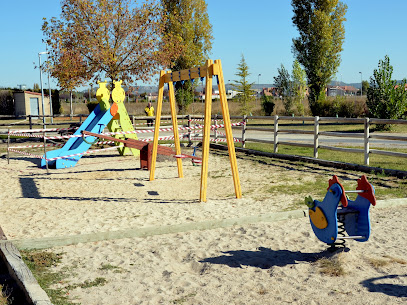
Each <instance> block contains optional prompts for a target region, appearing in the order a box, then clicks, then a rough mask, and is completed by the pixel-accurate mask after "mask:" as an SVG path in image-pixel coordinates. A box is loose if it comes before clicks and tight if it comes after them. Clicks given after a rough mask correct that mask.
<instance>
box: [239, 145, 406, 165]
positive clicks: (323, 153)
mask: <svg viewBox="0 0 407 305" xmlns="http://www.w3.org/2000/svg"><path fill="white" fill-rule="evenodd" d="M246 148H249V149H254V150H259V151H264V152H270V153H272V152H274V146H273V145H272V144H262V143H246ZM371 149H380V148H375V147H371ZM391 151H394V152H401V153H407V149H401V148H392V149H391ZM278 153H279V154H285V155H297V156H305V157H313V153H314V150H313V148H307V147H295V146H287V145H279V146H278ZM318 159H321V160H329V161H339V162H346V163H353V164H360V165H363V163H364V156H363V154H361V153H348V152H339V151H332V150H327V149H319V150H318ZM370 166H372V167H380V168H387V169H397V170H404V171H407V158H400V157H392V156H384V155H377V154H371V155H370Z"/></svg>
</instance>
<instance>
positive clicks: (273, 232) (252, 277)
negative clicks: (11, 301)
mask: <svg viewBox="0 0 407 305" xmlns="http://www.w3.org/2000/svg"><path fill="white" fill-rule="evenodd" d="M37 162H38V161H37V160H35V159H31V158H29V157H21V156H18V157H17V158H13V159H12V160H11V162H10V164H7V161H6V159H4V158H2V159H0V168H1V171H2V175H1V176H0V182H1V185H2V193H1V197H0V198H1V201H0V207H1V210H2V213H0V226H1V227H2V229H3V231H4V232H5V234H6V236H7V238H8V239H11V240H17V241H18V242H20V243H21V241H26V242H27V243H26V244H28V242H29V241H30V240H35V239H44V240H52V238H55V237H66V236H83V235H92V234H94V235H95V236H96V235H98V234H100V233H101V232H104V233H106V232H118V231H123V232H125V231H126V230H135V229H151V228H160V227H171V226H185V228H186V229H185V230H184V231H181V232H178V233H170V234H165V232H161V233H160V234H158V235H154V234H151V235H150V236H148V235H147V236H145V237H132V238H117V236H116V237H115V238H111V239H107V240H100V241H95V242H87V243H76V244H74V245H64V246H57V247H51V248H49V250H48V251H52V252H56V253H63V254H62V263H61V264H60V265H58V266H55V267H53V269H54V271H59V272H67V270H69V276H68V277H67V279H66V280H64V281H62V282H61V283H59V284H58V287H59V288H63V287H67V286H68V285H71V287H73V286H75V285H76V284H78V283H83V282H86V281H92V280H94V279H96V278H103V279H105V282H104V285H101V286H95V287H90V288H81V287H78V285H76V286H75V287H76V288H74V289H71V290H70V291H69V297H70V299H71V300H72V301H73V302H78V303H81V304H285V303H296V304H326V303H329V302H331V303H338V302H341V303H343V302H344V303H349V304H399V303H400V304H401V303H405V302H406V301H407V264H406V263H407V255H406V254H405V244H404V238H403V236H404V234H405V231H406V228H407V227H406V217H407V206H406V205H400V206H397V207H389V208H380V207H377V208H374V209H372V212H371V217H372V236H371V238H370V240H369V241H368V242H366V243H357V242H355V241H349V242H347V245H348V247H349V249H350V251H347V252H346V251H340V252H337V253H334V254H332V253H330V252H328V251H326V249H327V246H326V245H325V244H323V243H321V242H319V241H318V240H317V238H316V237H315V236H314V235H313V233H312V230H311V228H310V225H309V221H308V218H307V217H301V216H299V218H297V217H298V216H296V218H295V219H289V220H284V221H278V222H267V221H260V220H258V221H253V223H242V224H241V223H239V221H236V224H235V225H231V226H229V225H228V226H222V225H218V227H216V226H215V227H214V228H212V229H207V230H196V229H195V228H194V225H195V224H200V223H204V222H208V221H215V222H216V221H217V223H218V224H221V223H222V220H228V219H237V220H239V219H244V218H245V217H246V218H248V217H249V218H250V217H253V219H260V218H259V217H258V216H261V215H271V214H273V213H281V212H282V211H287V210H292V209H299V208H300V206H297V205H296V204H297V203H298V202H299V201H302V200H303V197H304V196H303V194H301V193H299V192H298V191H295V189H296V188H295V187H293V188H292V189H293V191H292V192H290V191H287V189H288V190H289V189H290V188H287V185H288V186H290V185H293V186H295V185H300V184H301V183H304V182H307V181H310V182H312V181H314V180H315V179H324V180H326V181H328V178H329V177H331V176H332V174H337V175H339V176H340V178H341V179H347V180H348V181H349V183H351V182H352V181H355V180H356V179H357V178H358V177H359V174H358V173H351V174H349V173H346V172H344V171H338V170H329V169H326V168H322V167H318V166H316V165H307V164H305V165H300V166H298V165H295V164H293V163H290V162H284V161H276V160H271V159H251V158H246V157H239V158H238V168H239V175H240V179H241V186H242V192H243V199H235V198H234V188H233V182H232V176H231V171H230V164H229V162H228V159H227V156H225V155H222V154H216V155H213V154H211V156H210V159H209V179H208V193H207V198H208V201H207V202H206V203H200V202H199V200H198V198H199V186H200V184H199V182H200V167H199V166H193V165H192V163H191V162H190V161H188V160H185V161H183V164H184V176H185V178H183V179H179V178H177V167H176V162H175V161H174V160H171V159H168V160H162V161H161V162H158V163H157V169H156V180H154V181H148V172H147V171H144V170H140V169H138V166H139V163H138V160H135V159H134V158H133V157H121V156H118V155H117V154H115V153H112V152H110V153H100V154H98V155H95V156H87V157H83V158H82V159H81V161H80V163H79V164H78V166H76V167H74V168H70V169H64V170H51V172H50V174H49V175H48V174H46V172H45V170H42V169H40V168H38V165H37V164H38V163H37ZM388 183H389V184H391V181H390V180H389V181H388ZM279 187H281V189H283V190H284V191H283V192H276V191H275V190H276V189H278V188H279ZM319 199H322V198H319ZM378 199H385V198H378ZM378 205H380V201H379V204H378ZM303 209H304V210H306V209H305V206H304V208H303ZM256 217H257V218H256ZM18 242H17V244H18ZM22 243H23V242H22ZM324 258H328V259H330V260H331V261H334V262H337V263H338V264H340V266H341V267H342V268H343V274H339V275H337V276H335V275H332V274H331V275H329V274H324V273H321V271H322V269H321V259H324ZM375 262H381V263H380V264H379V263H375ZM106 266H108V267H106ZM58 287H56V288H58Z"/></svg>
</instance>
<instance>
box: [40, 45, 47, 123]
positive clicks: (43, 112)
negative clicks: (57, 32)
mask: <svg viewBox="0 0 407 305" xmlns="http://www.w3.org/2000/svg"><path fill="white" fill-rule="evenodd" d="M44 54H48V51H45V52H40V53H38V61H39V64H40V65H39V67H40V82H41V100H42V101H41V103H42V123H43V126H44V129H45V128H47V126H46V125H45V108H44V89H43V87H42V67H41V55H44Z"/></svg>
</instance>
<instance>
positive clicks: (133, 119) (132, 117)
mask: <svg viewBox="0 0 407 305" xmlns="http://www.w3.org/2000/svg"><path fill="white" fill-rule="evenodd" d="M131 121H132V124H133V127H134V128H135V127H136V119H135V118H134V115H132V116H131Z"/></svg>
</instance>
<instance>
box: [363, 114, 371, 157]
mask: <svg viewBox="0 0 407 305" xmlns="http://www.w3.org/2000/svg"><path fill="white" fill-rule="evenodd" d="M369 125H370V119H369V118H365V137H364V140H365V141H364V142H365V165H369V153H370V146H369V137H370V130H369V127H370V126H369Z"/></svg>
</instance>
